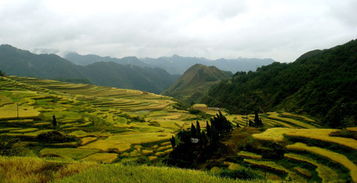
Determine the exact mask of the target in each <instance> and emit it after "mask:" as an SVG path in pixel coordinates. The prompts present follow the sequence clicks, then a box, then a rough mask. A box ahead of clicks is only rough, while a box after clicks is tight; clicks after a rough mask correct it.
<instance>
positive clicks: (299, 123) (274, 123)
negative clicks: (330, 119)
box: [227, 112, 320, 129]
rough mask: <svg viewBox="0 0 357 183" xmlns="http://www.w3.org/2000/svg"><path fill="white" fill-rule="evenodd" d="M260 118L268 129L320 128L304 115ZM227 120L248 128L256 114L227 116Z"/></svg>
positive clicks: (280, 114) (290, 114) (283, 114)
mask: <svg viewBox="0 0 357 183" xmlns="http://www.w3.org/2000/svg"><path fill="white" fill-rule="evenodd" d="M259 117H260V118H261V120H262V121H263V123H264V126H265V127H267V128H272V127H284V128H308V129H310V128H319V127H320V125H319V124H318V122H316V121H315V120H313V119H311V118H308V117H306V116H303V115H297V114H293V113H287V112H267V113H264V114H259ZM227 119H229V120H230V121H232V122H234V123H237V124H239V125H240V126H243V127H244V126H248V121H249V120H252V121H253V120H254V114H249V115H235V114H234V115H227Z"/></svg>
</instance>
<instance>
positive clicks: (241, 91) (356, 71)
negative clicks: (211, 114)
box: [203, 40, 357, 127]
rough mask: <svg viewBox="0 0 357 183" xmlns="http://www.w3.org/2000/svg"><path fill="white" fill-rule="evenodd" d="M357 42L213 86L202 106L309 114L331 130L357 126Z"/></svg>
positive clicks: (239, 74)
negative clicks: (206, 104)
mask: <svg viewBox="0 0 357 183" xmlns="http://www.w3.org/2000/svg"><path fill="white" fill-rule="evenodd" d="M356 93H357V40H353V41H350V42H348V43H346V44H344V45H340V46H336V47H334V48H331V49H327V50H315V51H312V52H308V53H306V54H304V55H302V56H301V57H300V58H298V59H297V60H296V61H295V62H293V63H289V64H287V63H273V64H271V65H268V66H263V67H261V68H259V69H258V70H257V71H256V72H248V73H247V72H238V73H236V74H235V75H234V76H233V77H232V78H231V79H230V80H228V81H223V82H221V83H220V84H219V85H216V86H214V87H212V88H211V89H210V91H209V94H208V96H207V97H206V98H204V100H203V103H208V104H209V105H212V106H220V107H226V108H228V109H229V110H230V111H231V112H234V113H240V114H242V113H243V114H244V113H252V112H253V111H256V110H259V111H262V112H264V111H274V110H285V111H291V112H297V113H305V114H309V115H311V116H314V117H315V118H317V119H320V120H321V121H322V123H323V124H325V125H329V126H331V127H341V126H354V125H356V121H357V95H356Z"/></svg>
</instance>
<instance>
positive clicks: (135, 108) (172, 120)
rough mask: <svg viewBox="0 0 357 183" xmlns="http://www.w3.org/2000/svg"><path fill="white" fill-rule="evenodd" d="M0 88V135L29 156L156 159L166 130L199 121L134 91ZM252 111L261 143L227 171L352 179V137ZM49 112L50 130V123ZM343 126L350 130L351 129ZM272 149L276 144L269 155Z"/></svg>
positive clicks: (13, 84) (52, 85)
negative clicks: (54, 137)
mask: <svg viewBox="0 0 357 183" xmlns="http://www.w3.org/2000/svg"><path fill="white" fill-rule="evenodd" d="M0 87H1V88H0V138H3V137H6V138H10V137H14V138H18V139H20V140H21V141H22V145H23V146H24V147H25V148H26V147H28V148H29V149H32V153H30V154H31V156H34V155H35V156H39V157H42V158H45V159H56V160H57V159H58V160H60V161H73V160H75V161H77V160H80V161H92V162H98V163H116V162H121V163H124V164H125V163H131V162H134V163H135V162H155V161H160V159H162V157H165V156H166V155H167V154H168V153H170V152H171V151H172V147H171V144H170V142H169V138H171V136H172V135H174V134H175V133H176V132H178V131H179V130H181V129H186V128H189V127H190V126H191V123H193V122H194V123H195V122H196V120H197V119H200V120H199V122H200V126H201V127H202V128H204V127H205V124H206V123H205V121H206V120H207V119H201V118H200V117H201V116H196V115H193V114H190V113H189V112H187V111H184V110H179V109H176V108H175V107H174V105H175V102H174V100H172V98H170V97H166V96H161V95H156V94H152V93H147V92H142V91H136V90H127V89H117V88H110V87H100V86H94V85H88V84H72V83H64V82H59V81H52V80H39V79H34V78H27V77H1V78H0ZM195 107H196V108H197V109H199V110H202V111H204V112H207V113H209V114H211V115H214V114H215V113H216V112H217V111H218V110H217V109H216V108H209V107H207V106H205V105H196V106H195ZM225 115H226V117H227V118H228V119H229V120H230V121H232V122H233V123H235V124H239V125H240V126H241V127H245V126H247V124H248V121H249V120H253V119H254V115H253V114H250V115H230V114H226V113H225ZM259 115H260V118H261V119H262V121H263V124H264V128H266V129H267V130H265V131H264V132H262V133H258V132H260V131H259V129H255V131H256V132H254V133H257V134H254V135H252V138H253V140H255V141H258V142H261V144H262V145H261V146H257V147H254V148H257V149H254V148H252V147H250V148H247V149H245V150H244V151H240V152H238V153H237V154H235V156H236V161H235V162H229V163H227V165H226V166H227V167H228V168H230V169H237V168H239V167H254V168H256V169H257V170H258V171H261V172H262V173H261V175H264V176H266V177H267V178H268V179H272V180H278V181H285V180H286V181H298V182H307V181H309V180H310V179H311V180H312V182H329V181H331V180H333V181H335V182H346V181H347V182H348V181H354V182H357V178H356V175H357V173H356V163H357V160H356V159H357V158H356V150H357V141H356V140H355V139H353V138H348V137H344V136H338V135H337V136H336V135H334V136H332V135H331V133H336V132H340V130H338V129H320V125H319V123H318V122H316V121H315V120H313V119H311V118H309V117H307V116H302V115H297V114H292V113H286V112H268V113H265V114H259ZM53 116H55V117H56V119H57V123H58V126H57V127H53V125H52V119H53ZM264 128H263V129H264ZM53 131H59V132H60V133H61V134H63V135H65V136H66V137H70V138H69V139H70V140H68V141H63V142H42V141H41V139H40V138H39V137H40V135H41V134H45V133H53ZM347 131H349V132H356V131H357V130H356V127H351V128H348V129H347ZM42 140H43V139H42ZM326 144H330V145H331V146H326ZM275 146H279V147H281V149H279V151H276V152H275V151H274V149H273V147H275ZM272 149H273V151H272V152H273V153H271V154H269V152H270V151H271V150H272ZM279 153H283V154H282V156H281V157H278V158H277V157H273V156H274V155H276V154H279ZM331 165H336V166H338V167H342V168H341V169H334V168H331V167H330V166H331Z"/></svg>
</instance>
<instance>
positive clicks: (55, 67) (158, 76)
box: [0, 45, 177, 93]
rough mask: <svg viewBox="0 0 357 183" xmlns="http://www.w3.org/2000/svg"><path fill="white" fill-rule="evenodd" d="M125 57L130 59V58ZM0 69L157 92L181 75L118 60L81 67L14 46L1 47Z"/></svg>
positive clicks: (47, 77)
mask: <svg viewBox="0 0 357 183" xmlns="http://www.w3.org/2000/svg"><path fill="white" fill-rule="evenodd" d="M122 60H123V62H129V60H130V59H129V58H128V59H122ZM0 70H2V71H3V72H4V73H6V74H9V75H18V76H32V77H38V78H45V79H57V80H62V81H69V82H82V83H93V84H96V85H102V86H113V87H120V88H128V89H140V90H145V91H149V92H154V93H160V92H161V91H162V90H164V89H166V88H167V87H169V86H170V85H171V84H172V83H173V82H174V81H175V80H176V79H177V76H173V75H170V74H169V73H167V72H166V71H165V70H163V69H159V68H151V67H139V66H135V65H125V64H117V63H114V62H96V63H93V64H90V65H86V66H80V65H75V64H73V63H71V62H70V61H68V60H66V59H63V58H61V57H59V56H57V55H54V54H39V55H37V54H33V53H31V52H29V51H25V50H20V49H17V48H15V47H12V46H10V45H1V46H0Z"/></svg>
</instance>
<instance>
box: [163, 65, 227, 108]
mask: <svg viewBox="0 0 357 183" xmlns="http://www.w3.org/2000/svg"><path fill="white" fill-rule="evenodd" d="M231 76H232V73H231V72H226V71H221V70H219V69H218V68H217V67H215V66H206V65H203V64H194V65H193V66H191V67H190V68H189V69H187V70H186V71H185V73H184V74H183V75H182V76H181V77H180V78H179V79H178V80H177V81H176V82H175V83H174V84H173V85H172V86H171V87H170V88H168V89H167V90H165V91H164V92H163V94H165V95H169V96H173V97H176V98H179V99H182V100H184V101H186V102H191V101H195V100H198V98H199V97H200V96H204V94H205V93H204V92H206V91H208V88H209V87H211V86H212V85H214V84H215V83H218V82H219V81H221V80H224V79H228V78H230V77H231Z"/></svg>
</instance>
